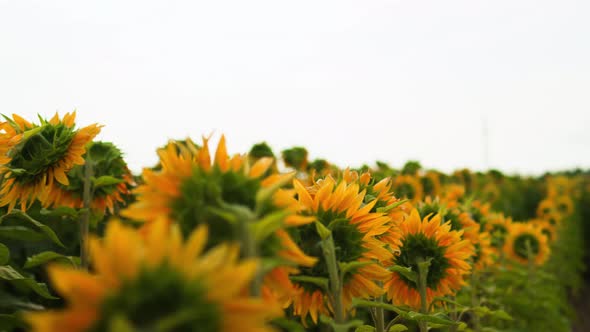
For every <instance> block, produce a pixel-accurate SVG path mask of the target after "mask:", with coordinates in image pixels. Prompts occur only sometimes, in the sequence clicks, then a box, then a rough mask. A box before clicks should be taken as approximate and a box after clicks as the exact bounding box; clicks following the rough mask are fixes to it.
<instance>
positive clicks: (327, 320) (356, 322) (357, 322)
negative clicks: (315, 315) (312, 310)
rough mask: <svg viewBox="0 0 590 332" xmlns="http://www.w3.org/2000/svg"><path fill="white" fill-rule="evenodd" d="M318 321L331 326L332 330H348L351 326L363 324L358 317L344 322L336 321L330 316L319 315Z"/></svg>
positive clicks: (342, 331)
mask: <svg viewBox="0 0 590 332" xmlns="http://www.w3.org/2000/svg"><path fill="white" fill-rule="evenodd" d="M320 322H322V323H324V324H328V325H330V326H332V329H333V330H334V332H348V331H350V329H351V328H355V327H359V326H362V325H363V321H362V320H359V319H355V320H349V321H347V322H345V323H341V324H339V323H336V322H335V321H334V320H333V319H332V318H331V317H328V316H324V315H321V316H320Z"/></svg>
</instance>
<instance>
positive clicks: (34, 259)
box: [24, 251, 80, 269]
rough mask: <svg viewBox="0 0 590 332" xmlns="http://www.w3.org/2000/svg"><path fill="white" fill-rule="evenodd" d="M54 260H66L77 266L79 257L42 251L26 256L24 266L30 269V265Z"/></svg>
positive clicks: (33, 265)
mask: <svg viewBox="0 0 590 332" xmlns="http://www.w3.org/2000/svg"><path fill="white" fill-rule="evenodd" d="M54 260H59V261H65V262H68V263H70V264H72V266H74V267H77V266H79V264H80V258H78V257H72V256H64V255H62V254H58V253H56V252H53V251H44V252H42V253H39V254H37V255H34V256H31V257H28V258H27V261H26V262H25V266H24V268H25V269H30V268H32V267H35V266H39V265H43V264H46V263H48V262H51V261H54Z"/></svg>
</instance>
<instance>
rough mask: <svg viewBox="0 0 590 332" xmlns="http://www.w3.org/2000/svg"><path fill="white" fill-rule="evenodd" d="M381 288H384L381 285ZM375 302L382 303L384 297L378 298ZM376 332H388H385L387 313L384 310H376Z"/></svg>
mask: <svg viewBox="0 0 590 332" xmlns="http://www.w3.org/2000/svg"><path fill="white" fill-rule="evenodd" d="M379 286H382V285H381V284H380V285H379ZM375 302H377V303H382V302H383V295H381V296H379V297H377V298H376V299H375ZM375 332H386V331H385V312H384V310H383V308H381V307H377V308H375Z"/></svg>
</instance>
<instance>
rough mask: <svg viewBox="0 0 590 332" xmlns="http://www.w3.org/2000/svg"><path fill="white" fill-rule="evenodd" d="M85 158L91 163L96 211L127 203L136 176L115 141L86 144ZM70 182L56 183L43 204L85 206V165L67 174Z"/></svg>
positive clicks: (93, 201) (42, 199)
mask: <svg viewBox="0 0 590 332" xmlns="http://www.w3.org/2000/svg"><path fill="white" fill-rule="evenodd" d="M86 150H87V151H86V153H85V154H84V156H83V157H84V159H85V160H87V162H90V163H91V164H92V179H93V181H92V185H91V187H92V189H91V190H92V202H91V203H90V207H91V208H92V209H93V210H96V211H100V212H102V213H104V212H105V211H106V210H107V209H108V211H109V212H110V213H111V214H112V213H114V212H115V207H118V206H119V205H122V204H124V203H125V199H124V198H125V197H126V196H127V195H129V194H130V188H131V187H132V186H133V185H134V181H133V176H132V175H131V172H130V171H129V169H128V168H127V163H125V160H123V155H122V153H121V151H120V150H119V149H118V148H117V147H116V146H115V145H113V144H112V143H108V142H91V143H89V144H88V145H87V147H86ZM67 177H68V182H69V184H68V185H63V184H61V183H54V185H53V186H52V187H51V188H49V189H48V190H46V191H45V192H44V194H43V195H41V197H40V200H41V202H42V203H43V205H44V206H67V207H71V208H77V209H79V208H82V207H83V206H84V202H83V195H84V166H82V165H76V166H74V167H73V168H72V170H71V171H70V172H69V173H68V174H67Z"/></svg>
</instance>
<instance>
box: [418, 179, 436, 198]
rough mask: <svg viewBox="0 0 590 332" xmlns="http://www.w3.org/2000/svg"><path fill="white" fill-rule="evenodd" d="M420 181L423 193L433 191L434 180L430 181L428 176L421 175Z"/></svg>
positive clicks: (428, 193) (427, 193)
mask: <svg viewBox="0 0 590 332" xmlns="http://www.w3.org/2000/svg"><path fill="white" fill-rule="evenodd" d="M420 180H421V182H422V187H423V188H424V194H426V195H430V194H433V193H434V181H432V179H431V178H429V177H423V178H422V179H420Z"/></svg>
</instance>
